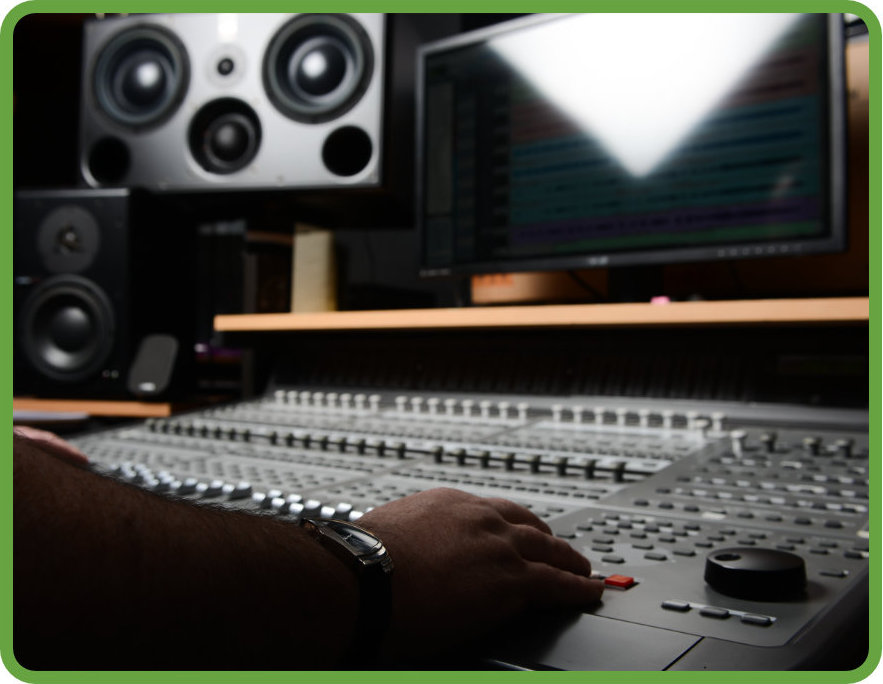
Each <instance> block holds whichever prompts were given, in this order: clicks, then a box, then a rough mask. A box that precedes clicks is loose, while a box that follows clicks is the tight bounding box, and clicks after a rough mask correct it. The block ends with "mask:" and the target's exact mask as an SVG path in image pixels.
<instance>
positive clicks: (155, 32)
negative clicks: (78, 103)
mask: <svg viewBox="0 0 883 684" xmlns="http://www.w3.org/2000/svg"><path fill="white" fill-rule="evenodd" d="M188 80H189V66H188V62H187V53H186V51H185V49H184V46H183V45H182V44H181V42H180V41H179V40H178V39H177V38H176V37H175V36H174V35H173V34H171V33H170V32H168V31H166V30H164V29H162V28H159V27H157V26H137V27H134V28H131V29H129V30H127V31H123V32H122V33H119V34H117V35H116V36H114V37H113V38H112V39H111V40H110V41H109V42H108V43H107V45H105V46H104V48H103V49H102V50H101V52H100V54H99V56H98V59H97V60H96V62H95V69H94V72H93V76H92V83H93V87H94V93H95V100H96V102H97V103H98V106H99V108H100V109H101V110H102V111H103V112H104V113H105V114H106V115H107V116H109V117H110V118H111V119H113V121H115V122H116V123H118V124H122V125H124V126H127V127H131V128H141V127H148V126H153V125H156V124H159V123H161V122H162V121H164V120H166V119H167V118H168V117H170V116H171V115H172V114H173V113H174V111H175V110H176V109H177V108H178V105H179V104H180V103H181V100H182V98H183V97H184V94H185V93H186V92H187V85H188Z"/></svg>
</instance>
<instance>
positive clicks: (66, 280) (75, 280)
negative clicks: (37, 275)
mask: <svg viewBox="0 0 883 684" xmlns="http://www.w3.org/2000/svg"><path fill="white" fill-rule="evenodd" d="M20 320H21V331H20V333H21V334H20V340H21V346H22V349H23V351H24V353H25V355H26V356H27V358H28V360H29V361H30V363H31V365H33V367H34V368H35V369H36V370H37V371H38V372H39V373H41V374H42V375H44V376H46V377H48V378H50V379H52V380H57V381H60V382H80V381H82V380H85V379H87V378H88V377H90V376H92V375H94V374H95V373H97V372H98V371H99V370H100V369H101V367H102V366H103V365H104V363H105V361H106V360H107V358H108V356H109V354H110V352H111V350H112V349H113V342H114V339H113V338H114V319H113V309H112V308H111V304H110V301H109V300H108V298H107V295H106V294H105V293H104V291H103V290H102V289H101V288H99V287H98V286H97V285H95V284H94V283H93V282H91V281H90V280H87V279H85V278H81V277H79V276H71V275H63V276H56V277H54V278H49V279H48V280H46V281H44V282H43V283H41V284H40V285H39V286H38V287H37V288H36V289H35V290H34V291H33V292H32V293H31V295H30V296H29V297H28V298H27V300H26V301H25V303H24V304H23V306H22V313H21V319H20Z"/></svg>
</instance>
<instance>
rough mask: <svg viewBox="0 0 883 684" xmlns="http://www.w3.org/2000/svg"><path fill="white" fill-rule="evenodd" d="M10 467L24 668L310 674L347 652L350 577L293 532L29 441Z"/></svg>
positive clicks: (17, 636)
mask: <svg viewBox="0 0 883 684" xmlns="http://www.w3.org/2000/svg"><path fill="white" fill-rule="evenodd" d="M14 459H15V463H14V518H13V523H14V637H13V638H14V647H15V651H16V657H17V658H18V660H19V662H20V663H21V664H22V665H25V666H26V667H32V668H37V669H42V668H44V667H45V668H56V667H60V668H62V669H73V668H79V667H87V668H102V669H103V668H120V667H122V668H138V669H141V668H162V669H165V668H196V669H214V668H224V669H229V668H247V669H255V668H260V669H265V668H272V669H276V668H312V667H328V666H333V665H334V664H335V663H336V662H338V660H339V658H340V656H341V655H342V654H343V653H344V651H345V650H346V648H347V646H348V645H349V643H350V640H351V637H352V628H353V624H354V620H355V612H356V605H357V588H356V581H355V578H354V577H353V575H352V574H351V571H350V570H349V569H347V568H346V567H345V566H344V565H343V564H342V563H341V562H340V561H338V560H337V559H335V558H333V556H331V554H329V553H328V552H327V551H326V550H324V549H322V548H321V547H320V546H319V545H318V544H316V543H315V542H314V541H313V540H312V539H310V538H309V536H308V535H306V534H305V533H304V532H303V530H301V529H299V528H297V527H295V526H294V525H292V524H291V523H286V522H282V521H277V520H273V519H269V518H266V517H259V516H253V515H248V514H245V513H235V512H231V511H226V510H216V509H212V508H209V507H204V506H197V505H194V504H190V503H187V502H181V501H171V500H167V499H165V498H163V497H160V496H157V495H154V494H151V493H148V492H144V491H141V490H135V489H134V488H133V487H131V486H129V485H126V484H123V483H119V482H116V481H113V480H110V479H108V478H104V477H101V476H99V475H96V474H95V473H93V472H90V471H88V470H86V469H82V468H78V467H76V466H73V465H70V464H68V463H65V462H62V461H61V460H59V459H57V458H55V457H53V456H50V455H47V454H45V453H43V452H41V451H39V450H38V449H35V448H33V447H32V446H30V445H28V444H24V443H22V444H19V443H18V442H16V447H15V456H14ZM170 565H171V567H170Z"/></svg>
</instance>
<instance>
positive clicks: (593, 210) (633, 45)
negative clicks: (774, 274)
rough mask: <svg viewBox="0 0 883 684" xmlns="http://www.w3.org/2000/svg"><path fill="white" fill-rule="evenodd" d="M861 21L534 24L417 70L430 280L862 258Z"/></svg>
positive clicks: (481, 37) (661, 17)
mask: <svg viewBox="0 0 883 684" xmlns="http://www.w3.org/2000/svg"><path fill="white" fill-rule="evenodd" d="M843 49H844V46H843V19H842V17H841V16H840V15H827V14H784V15H782V14H732V15H728V14H574V15H533V16H528V17H523V18H519V19H515V20H512V21H509V22H506V23H504V24H499V25H496V26H493V27H490V28H487V29H482V30H480V31H475V32H471V33H467V34H462V35H460V36H456V37H453V38H449V39H445V40H443V41H438V42H434V43H431V44H427V45H425V46H423V47H422V48H421V50H420V51H419V54H418V60H419V64H418V79H419V81H418V89H417V92H418V113H417V114H418V122H417V126H418V150H419V154H420V159H419V163H418V169H419V177H418V180H417V186H418V187H417V196H418V201H417V207H418V210H417V211H418V217H417V220H418V225H419V228H420V234H421V273H422V274H423V275H425V276H432V275H449V274H470V273H473V274H474V273H499V272H512V271H538V270H540V271H541V270H572V269H585V268H595V267H614V268H616V267H620V266H636V265H642V266H643V265H650V266H653V265H665V264H672V263H679V262H687V261H704V260H727V259H735V258H754V257H765V256H783V255H803V254H808V253H818V252H834V251H839V250H842V249H844V248H845V246H846V236H845V233H846V226H845V223H846V222H845V209H844V203H845V199H844V195H845V183H846V180H845V160H844V156H845V150H844V148H845V141H844V138H845V123H844V116H845V115H844V109H845V102H844V100H845V95H844V89H845V78H844V74H843V69H844V66H843V62H844V58H843Z"/></svg>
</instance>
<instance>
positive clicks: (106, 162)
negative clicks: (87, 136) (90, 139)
mask: <svg viewBox="0 0 883 684" xmlns="http://www.w3.org/2000/svg"><path fill="white" fill-rule="evenodd" d="M131 162H132V156H131V154H130V153H129V148H128V147H127V146H126V143H124V142H123V141H122V140H120V139H119V138H113V137H108V138H101V140H98V141H97V142H96V143H95V144H94V145H92V147H90V148H89V158H88V160H87V162H86V163H87V165H88V168H89V173H90V174H92V178H94V179H95V180H96V181H97V182H99V183H101V184H102V185H115V184H118V183H121V182H122V181H123V179H125V177H126V174H127V173H129V167H130V166H131Z"/></svg>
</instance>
